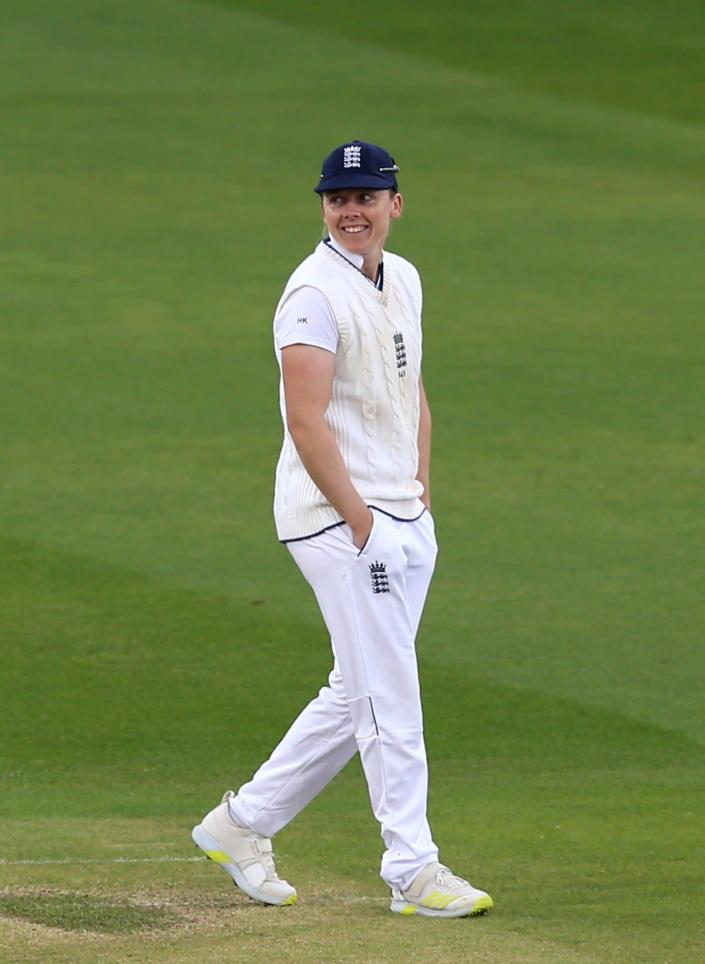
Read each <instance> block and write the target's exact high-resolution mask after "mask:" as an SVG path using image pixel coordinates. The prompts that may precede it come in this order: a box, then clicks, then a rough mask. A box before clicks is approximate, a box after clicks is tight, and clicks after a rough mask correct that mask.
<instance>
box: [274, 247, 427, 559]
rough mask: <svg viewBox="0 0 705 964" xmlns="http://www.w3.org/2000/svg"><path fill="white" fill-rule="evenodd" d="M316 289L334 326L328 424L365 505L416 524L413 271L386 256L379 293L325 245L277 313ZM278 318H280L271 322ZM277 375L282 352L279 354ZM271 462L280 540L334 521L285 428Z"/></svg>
mask: <svg viewBox="0 0 705 964" xmlns="http://www.w3.org/2000/svg"><path fill="white" fill-rule="evenodd" d="M302 287H313V288H316V289H318V290H319V291H320V292H321V293H322V294H323V295H324V296H325V298H326V299H327V300H328V303H329V304H330V307H331V310H332V313H333V316H334V318H335V321H336V325H337V329H338V350H337V353H336V363H335V374H334V378H333V389H332V395H331V401H330V404H329V406H328V408H327V410H326V413H325V419H326V422H327V423H328V425H329V426H330V428H331V430H332V432H333V435H334V437H335V440H336V442H337V444H338V447H339V449H340V451H341V454H342V456H343V461H344V462H345V465H346V467H347V469H348V472H349V473H350V477H351V479H352V482H353V485H354V486H355V488H356V489H357V491H358V492H359V493H360V495H361V497H362V498H363V499H364V501H365V502H367V504H368V505H375V506H377V507H379V508H380V509H382V510H384V511H385V512H389V513H390V514H391V515H394V516H397V517H398V518H402V519H413V518H415V517H416V516H418V515H419V514H420V513H421V512H422V511H423V504H422V503H421V501H420V500H419V496H420V495H422V493H423V485H422V484H421V482H419V481H418V480H417V479H416V473H417V471H418V428H419V376H420V373H421V353H422V334H421V308H422V292H421V281H420V279H419V275H418V272H417V271H416V268H414V266H413V265H412V264H411V263H410V262H408V261H406V260H405V259H404V258H401V257H399V256H398V255H395V254H390V253H389V252H385V253H384V282H383V288H382V290H381V291H380V290H379V289H378V288H376V287H375V286H374V285H373V284H371V283H370V281H369V279H368V278H367V277H365V275H363V274H362V272H361V271H359V270H358V269H357V268H356V267H355V266H354V265H353V264H352V263H351V262H349V261H347V260H346V259H345V258H344V257H343V256H341V255H340V254H339V253H338V252H337V251H335V250H334V249H333V248H331V247H329V246H328V245H327V244H324V243H323V242H321V243H320V244H319V245H318V246H317V247H316V249H315V250H314V252H313V253H312V254H311V255H310V256H309V257H308V258H306V259H305V261H303V262H302V263H301V264H300V265H299V267H298V268H297V269H296V270H295V271H294V273H293V274H292V275H291V277H290V278H289V281H288V282H287V285H286V287H285V289H284V293H283V294H282V297H281V299H280V301H279V304H278V306H277V312H276V314H278V313H279V312H280V311H281V309H282V307H283V306H284V304H285V303H286V301H287V299H288V298H289V297H290V296H291V295H292V294H293V293H294V292H295V291H297V290H298V289H299V288H302ZM275 318H276V315H275ZM276 354H277V360H278V362H279V366H280V370H281V353H280V351H279V350H278V349H276ZM279 402H280V409H281V415H282V420H283V423H284V442H283V445H282V449H281V454H280V456H279V461H278V463H277V469H276V476H275V487H274V518H275V523H276V529H277V536H278V538H279V539H280V540H281V541H282V542H289V541H293V540H296V539H303V538H307V537H308V536H311V535H315V534H316V533H319V532H321V531H323V530H324V529H327V528H330V527H332V526H334V525H338V524H340V523H341V522H342V521H343V520H342V518H341V516H340V514H339V513H338V512H337V511H336V509H334V508H333V506H332V505H331V504H330V503H329V502H328V500H327V499H326V497H325V496H324V495H323V493H322V492H321V491H320V489H319V488H318V487H317V486H316V485H315V483H314V482H313V480H312V479H311V477H310V476H309V474H308V472H307V471H306V469H305V467H304V465H303V463H302V461H301V459H300V457H299V455H298V452H297V451H296V447H295V445H294V442H293V440H292V438H291V435H290V433H289V431H288V428H287V417H286V402H285V398H284V388H283V383H282V381H281V379H280V387H279Z"/></svg>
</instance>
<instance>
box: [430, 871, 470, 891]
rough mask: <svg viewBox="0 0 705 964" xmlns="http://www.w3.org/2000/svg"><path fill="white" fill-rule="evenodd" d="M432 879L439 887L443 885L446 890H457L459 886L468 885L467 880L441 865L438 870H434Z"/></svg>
mask: <svg viewBox="0 0 705 964" xmlns="http://www.w3.org/2000/svg"><path fill="white" fill-rule="evenodd" d="M434 880H435V881H436V883H437V884H438V886H439V887H445V888H447V889H448V890H458V889H459V888H461V887H469V886H470V885H469V884H468V882H467V880H463V878H462V877H456V875H455V874H453V873H451V872H450V870H449V869H448V868H447V867H441V868H440V870H438V871H437V872H436V876H435V877H434Z"/></svg>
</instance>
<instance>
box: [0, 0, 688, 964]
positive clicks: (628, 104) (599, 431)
mask: <svg viewBox="0 0 705 964" xmlns="http://www.w3.org/2000/svg"><path fill="white" fill-rule="evenodd" d="M704 48H705V9H704V8H703V7H702V4H701V3H699V2H697V3H696V2H695V0H675V2H673V3H670V4H663V3H657V2H656V0H623V2H620V0H617V2H614V3H607V2H606V0H596V2H590V3H585V4H568V3H565V2H559V0H535V2H532V3H529V2H527V0H503V2H501V3H495V4H489V3H485V2H479V3H470V4H460V3H453V2H450V0H445V2H441V3H439V4H435V5H434V6H433V7H431V8H429V7H428V5H427V4H424V3H422V2H421V0H409V2H408V3H406V4H405V5H404V6H403V7H401V6H400V5H397V6H386V7H379V6H377V5H373V4H372V3H370V2H369V0H360V2H359V3H358V4H357V5H356V7H355V12H354V16H353V15H352V12H351V10H350V9H349V8H333V9H332V10H331V9H329V5H327V4H326V5H324V4H323V3H322V2H321V0H311V2H310V3H308V4H306V5H304V6H303V7H298V6H294V5H290V4H285V3H284V2H283V0H261V2H260V0H258V2H257V3H255V2H235V0H232V2H225V0H222V2H219V3H215V2H214V3H208V2H196V0H194V2H190V0H189V2H187V0H151V2H150V3H141V4H140V3H137V2H135V0H121V2H117V0H100V2H99V0H73V3H71V4H70V5H69V6H61V5H57V4H56V3H50V2H48V0H34V2H32V3H31V4H27V3H24V2H21V0H5V4H4V6H3V27H2V31H0V82H1V86H0V97H1V98H2V105H3V112H2V116H3V130H4V137H3V139H2V141H3V150H2V152H1V155H0V184H1V185H2V196H3V202H2V207H3V217H2V218H1V219H0V240H1V242H2V249H1V257H2V261H1V264H2V283H1V284H0V317H1V318H2V321H1V324H0V369H1V372H2V379H0V404H1V405H2V412H3V413H4V417H3V419H2V424H1V428H0V433H1V435H0V438H1V439H2V449H1V451H2V485H1V488H0V585H1V587H2V597H1V600H0V605H1V607H2V609H1V613H2V615H1V616H0V634H1V636H0V647H1V649H0V654H1V656H2V668H3V670H2V674H0V688H1V689H0V706H1V707H2V739H1V740H0V781H1V786H0V834H1V836H0V839H1V840H2V844H1V845H0V960H2V961H35V960H42V961H44V960H47V961H123V960H124V961H127V960H135V961H137V960H139V961H174V962H177V961H209V962H210V961H214V962H216V961H243V962H248V961H254V960H276V961H280V960H281V961H286V962H307V964H308V962H325V964H328V962H343V961H350V962H353V961H359V962H387V961H388V962H401V961H404V962H406V961H408V960H415V959H419V960H426V961H431V962H441V964H443V962H454V961H458V960H462V961H477V962H489V964H505V962H565V964H572V962H600V964H602V962H610V964H611V962H618V964H619V962H638V961H641V962H661V964H666V962H669V964H675V962H683V964H691V962H692V964H694V962H697V961H701V960H704V959H705V938H704V937H703V927H702V920H703V914H704V913H705V820H704V818H703V812H702V811H703V807H702V801H703V790H704V788H705V761H704V754H705V701H703V686H704V684H705V659H704V658H703V648H702V638H703V628H704V627H705V607H704V605H703V598H704V587H703V572H704V564H705V434H704V421H703V415H704V408H705V406H704V404H703V402H704V398H705V329H704V328H703V314H704V312H703V309H704V307H705V297H704V296H703V251H704V250H705V186H704V185H705V182H704V181H703V175H702V172H703V162H704V161H705V127H704V126H703V125H704V123H705V106H704V105H705V85H704V83H703V73H702V54H703V49H704ZM352 137H360V138H364V139H368V140H375V141H378V142H381V143H383V144H384V145H385V146H387V147H388V148H389V149H390V150H391V151H392V153H393V154H394V155H395V157H396V158H397V160H398V162H399V164H400V166H401V175H400V179H401V184H402V189H403V191H404V193H405V195H406V201H407V210H406V213H405V217H404V219H403V221H402V222H401V223H400V224H399V225H398V226H395V230H394V235H393V238H392V239H391V241H390V245H389V247H390V248H391V249H392V250H397V251H398V252H399V253H401V254H403V255H406V256H408V257H410V258H411V259H412V260H413V261H414V262H415V263H416V264H417V265H418V266H419V268H420V270H421V271H422V274H423V277H424V280H425V285H426V292H425V293H426V310H425V326H426V356H425V359H426V360H425V381H426V385H427V389H428V392H429V397H430V400H431V404H432V408H433V411H434V416H435V431H434V439H435V443H434V473H433V474H434V512H435V516H436V520H437V528H438V532H439V541H440V542H441V556H440V561H439V567H438V573H437V578H436V581H435V583H434V587H433V592H432V595H431V598H430V600H429V604H428V608H427V612H426V616H425V620H424V624H423V627H422V633H421V638H420V640H419V653H420V661H421V670H422V685H423V690H424V698H425V707H426V720H427V730H428V746H429V754H430V765H431V800H430V816H431V822H432V825H433V828H434V836H435V837H436V839H437V841H438V842H439V843H440V844H441V848H442V851H441V856H442V859H444V860H445V861H446V862H448V863H449V864H450V865H451V866H452V867H453V868H454V869H455V870H456V871H457V872H459V873H462V874H465V875H468V876H469V877H470V879H471V880H473V881H474V882H475V883H476V884H477V885H479V886H481V887H483V888H487V889H488V890H489V891H490V892H491V893H492V894H493V896H494V898H495V902H496V908H495V911H494V912H493V913H492V915H489V916H488V917H486V918H484V919H480V920H461V921H424V920H415V919H409V920H407V919H398V918H397V917H396V916H394V915H391V914H389V913H388V911H387V909H386V907H387V893H386V890H385V888H384V886H383V885H382V883H381V881H380V880H379V878H378V876H377V869H378V864H379V857H380V853H381V843H380V841H379V838H378V832H377V827H376V825H375V823H374V821H373V819H372V817H371V815H370V813H369V806H368V803H367V798H366V789H365V786H364V781H363V778H362V774H361V771H360V767H359V764H358V763H357V762H354V763H353V764H351V766H350V767H349V768H348V769H347V770H346V771H345V772H344V773H343V774H341V776H340V777H339V778H338V780H337V781H336V782H335V783H334V784H333V785H332V786H331V787H330V788H328V789H327V790H326V791H325V792H324V794H322V795H321V797H320V798H319V799H318V800H316V801H315V802H314V803H313V804H312V805H311V807H310V808H309V809H308V810H307V811H306V812H305V813H304V814H302V815H301V817H300V818H299V819H298V820H297V821H296V822H295V823H294V824H292V825H291V826H290V827H289V828H287V829H286V830H285V831H284V832H283V833H282V834H281V835H280V837H278V838H277V852H278V859H279V864H280V869H281V871H282V874H283V875H284V876H286V877H287V878H288V879H289V880H291V881H292V882H294V883H295V884H296V885H297V887H298V889H299V893H300V903H299V904H298V905H297V906H296V907H294V908H287V909H284V910H281V911H272V910H270V909H267V908H263V907H258V906H255V905H254V904H252V903H250V902H249V901H247V900H246V899H245V898H243V897H241V896H239V895H238V893H237V892H236V891H235V890H234V889H233V888H232V887H229V886H228V882H227V879H226V877H225V875H223V874H221V873H220V872H219V871H217V870H216V869H215V868H213V867H212V866H208V865H207V864H206V862H205V861H203V860H201V859H199V858H198V857H197V856H196V852H195V851H194V849H193V848H192V846H191V844H190V837H189V833H190V828H191V826H192V825H193V823H195V822H196V821H197V819H199V818H200V816H201V815H202V814H203V812H204V811H205V810H207V809H209V808H210V807H211V806H212V805H213V804H214V803H215V802H217V799H218V798H219V796H220V794H221V793H222V791H223V790H224V789H226V788H227V787H228V786H237V784H238V783H239V782H241V781H243V780H244V779H246V778H247V777H249V775H250V774H251V772H252V770H253V769H254V768H255V767H256V766H257V765H258V764H259V763H260V762H261V760H262V758H263V757H264V756H265V755H266V754H267V753H268V752H269V750H270V749H271V747H272V746H273V744H274V742H275V741H276V740H277V739H278V737H279V736H280V735H281V733H282V732H283V730H284V729H285V727H286V726H287V725H288V723H289V722H290V721H291V719H292V718H293V717H294V716H295V714H296V713H297V712H298V710H299V708H300V707H301V705H302V704H303V703H304V702H305V701H306V700H307V699H309V698H310V697H311V696H312V695H313V694H314V693H315V691H316V690H317V688H318V686H319V685H320V684H321V682H322V680H323V678H324V675H325V674H326V672H327V669H328V661H329V655H328V647H327V643H326V640H325V638H324V635H323V633H322V626H321V623H320V620H319V618H318V616H317V614H316V612H315V607H314V604H313V600H312V598H311V597H310V595H309V593H308V592H307V591H306V590H305V587H304V585H303V582H302V580H301V578H300V576H299V575H298V573H297V571H296V569H295V567H294V565H293V563H292V562H291V560H290V559H289V558H288V556H287V553H286V552H285V551H284V550H283V549H282V548H281V546H279V545H278V544H277V542H276V539H275V535H274V530H273V524H272V519H271V489H272V473H273V466H274V462H275V460H276V456H277V453H278V447H279V443H280V433H281V429H280V425H279V422H278V411H277V405H276V387H277V380H276V369H275V365H274V361H273V356H272V349H271V315H272V309H273V306H274V304H275V303H276V300H277V298H278V295H279V292H280V288H281V286H282V285H283V283H284V281H285V279H286V277H287V276H288V273H289V272H290V270H291V269H292V267H293V266H294V265H295V264H296V263H297V262H298V261H299V260H300V259H301V258H302V257H303V256H304V255H305V254H306V253H307V252H308V251H309V250H310V249H311V248H312V247H313V245H314V244H315V242H316V240H317V238H318V236H319V225H318V212H317V209H316V200H315V198H314V195H313V193H312V188H313V185H314V183H315V181H316V178H317V174H318V164H319V163H320V160H321V158H322V157H323V156H324V155H325V154H326V153H327V151H328V150H329V149H330V148H331V147H332V146H334V145H335V144H338V143H341V142H342V141H344V140H347V139H349V138H352Z"/></svg>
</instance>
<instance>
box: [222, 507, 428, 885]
mask: <svg viewBox="0 0 705 964" xmlns="http://www.w3.org/2000/svg"><path fill="white" fill-rule="evenodd" d="M373 517H374V520H373V525H372V530H371V532H370V536H369V539H368V540H367V543H366V545H365V546H364V548H363V549H362V551H358V549H357V548H356V546H355V545H354V543H353V541H352V538H351V530H350V527H349V526H348V525H340V526H337V527H335V528H332V529H329V530H327V531H326V532H322V533H321V534H320V535H317V536H313V537H312V538H310V539H305V540H300V541H298V542H291V543H288V544H287V545H288V549H289V551H290V552H291V554H292V556H293V557H294V559H295V561H296V563H297V565H298V566H299V568H300V570H301V572H302V573H303V575H304V577H305V578H306V580H307V582H308V583H309V584H310V586H311V588H312V589H313V592H314V593H315V596H316V599H317V600H318V605H319V606H320V609H321V613H322V614H323V619H324V620H325V623H326V626H327V628H328V631H329V633H330V637H331V643H332V646H333V655H334V663H333V670H332V672H331V674H330V676H329V678H328V685H327V686H324V687H323V689H321V691H320V692H319V694H318V696H317V697H316V699H314V700H313V701H312V702H311V703H309V704H308V706H307V707H306V708H305V709H304V710H303V712H302V713H301V714H300V715H299V717H298V718H297V719H296V720H295V721H294V723H293V724H292V726H291V728H290V729H289V731H288V733H287V734H286V735H285V737H284V739H283V740H282V741H281V743H280V744H279V745H278V746H277V748H276V749H275V750H274V752H273V753H272V755H271V757H270V758H269V760H268V761H267V762H266V763H264V764H263V765H262V766H261V767H260V768H259V770H258V771H257V772H256V773H255V775H254V777H253V778H252V780H251V781H250V782H249V783H246V784H245V785H244V786H242V787H241V788H240V791H239V793H238V794H237V796H236V798H235V799H234V800H232V801H231V804H230V806H231V812H232V815H233V818H234V819H235V820H236V821H237V822H238V823H239V824H241V825H242V826H245V827H249V828H251V829H252V830H255V831H256V832H257V833H261V834H263V835H264V836H266V837H272V836H274V834H275V833H277V831H279V830H281V828H282V827H284V826H285V825H286V824H287V823H289V821H290V820H292V819H293V818H294V817H295V816H296V815H297V814H298V813H299V812H300V811H301V810H303V808H304V807H305V806H306V804H307V803H309V802H310V801H311V800H312V799H313V798H314V797H315V796H316V795H317V794H318V793H320V791H321V790H322V789H323V788H324V787H325V786H326V785H327V784H328V783H329V782H330V781H331V780H332V779H333V777H334V776H335V775H336V774H337V773H338V772H339V771H340V770H341V769H342V768H343V767H344V766H345V764H346V763H348V761H349V760H350V759H351V758H352V757H353V756H354V754H355V752H356V751H358V750H359V752H360V757H361V760H362V766H363V769H364V772H365V777H366V779H367V786H368V789H369V794H370V801H371V803H372V810H373V812H374V815H375V817H376V818H377V820H378V821H379V823H380V826H381V833H382V838H383V840H384V843H385V846H386V851H385V853H384V855H383V857H382V869H381V876H382V879H383V880H385V881H386V882H387V883H388V884H389V885H390V886H391V887H397V888H401V889H402V890H406V888H407V887H408V886H409V885H410V884H411V882H412V881H413V879H414V877H415V876H416V874H417V873H418V872H419V870H420V869H421V868H422V867H424V866H425V865H426V864H428V863H430V862H431V861H436V860H437V859H438V848H437V847H436V846H435V844H434V842H433V840H432V838H431V831H430V828H429V825H428V820H427V818H426V803H427V795H428V769H427V764H426V749H425V746H424V739H423V718H422V712H421V696H420V691H419V678H418V670H417V663H416V646H415V638H416V632H417V630H418V626H419V621H420V619H421V612H422V610H423V606H424V602H425V600H426V593H427V591H428V586H429V583H430V581H431V576H432V574H433V568H434V565H435V561H436V553H437V545H436V538H435V534H434V525H433V518H432V516H431V514H430V512H424V513H423V514H422V515H421V516H419V517H418V518H417V519H415V520H413V521H404V520H401V519H396V518H394V517H392V516H390V515H388V514H387V513H385V512H383V511H382V510H379V509H373Z"/></svg>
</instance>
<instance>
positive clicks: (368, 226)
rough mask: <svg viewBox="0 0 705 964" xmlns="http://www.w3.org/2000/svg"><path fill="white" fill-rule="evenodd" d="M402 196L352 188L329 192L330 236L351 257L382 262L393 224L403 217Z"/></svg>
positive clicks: (326, 197) (325, 203)
mask: <svg viewBox="0 0 705 964" xmlns="http://www.w3.org/2000/svg"><path fill="white" fill-rule="evenodd" d="M403 204H404V201H403V198H402V196H401V194H392V193H391V192H390V191H372V190H370V189H369V188H352V189H351V190H347V191H326V193H325V194H324V195H323V201H322V209H323V221H324V223H325V225H326V227H327V228H328V231H329V232H330V236H331V237H332V238H333V240H334V241H337V243H338V244H340V245H342V247H344V248H345V249H346V250H347V251H350V252H351V253H352V254H360V255H362V256H363V257H365V258H373V257H376V258H379V256H380V255H381V253H382V248H383V247H384V243H385V241H386V240H387V235H388V234H389V228H390V226H391V223H392V221H394V220H395V219H396V218H398V217H401V212H402V208H403Z"/></svg>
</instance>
